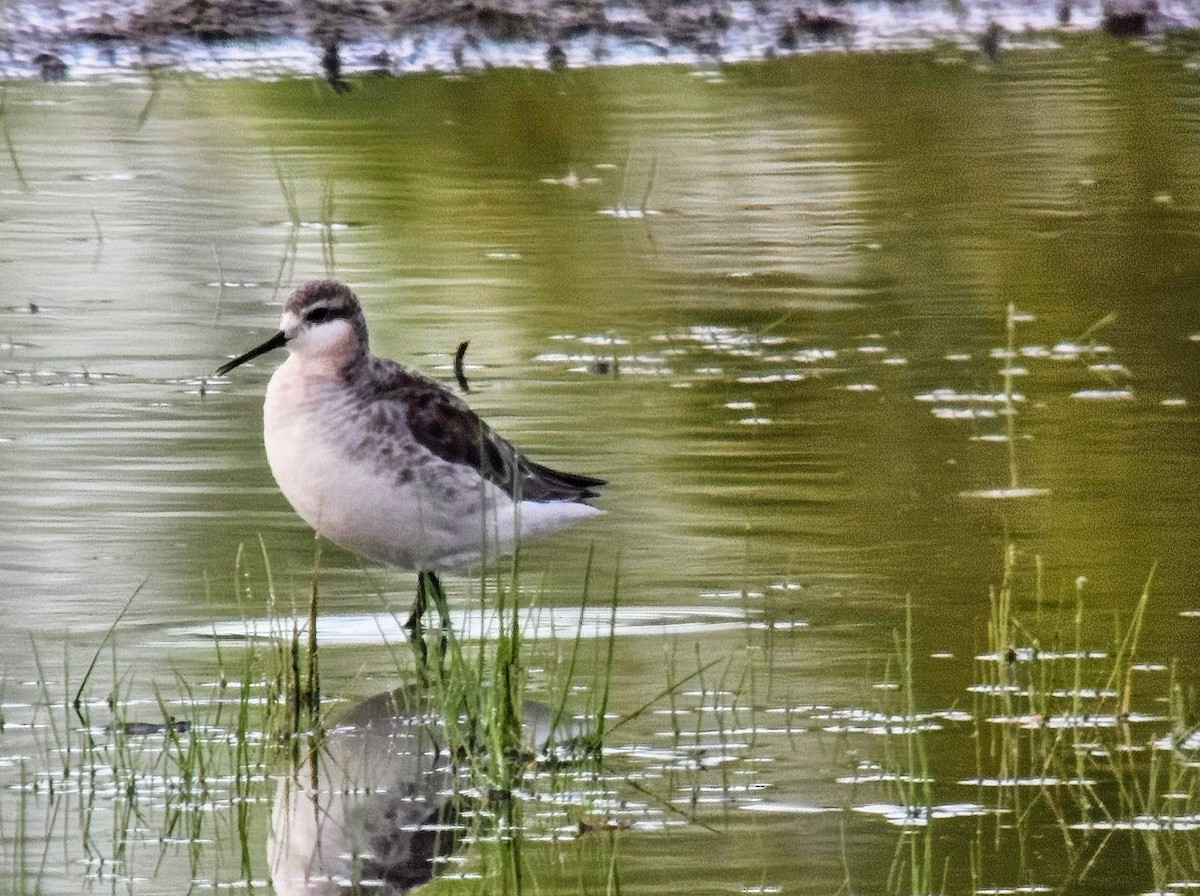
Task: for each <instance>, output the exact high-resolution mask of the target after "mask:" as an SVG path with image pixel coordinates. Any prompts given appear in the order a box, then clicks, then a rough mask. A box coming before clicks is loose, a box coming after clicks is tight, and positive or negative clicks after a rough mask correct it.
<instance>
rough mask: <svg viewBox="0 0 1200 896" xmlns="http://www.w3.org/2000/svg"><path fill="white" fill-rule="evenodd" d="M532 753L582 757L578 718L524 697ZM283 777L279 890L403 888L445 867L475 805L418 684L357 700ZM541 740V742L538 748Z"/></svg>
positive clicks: (276, 840) (275, 863) (275, 853)
mask: <svg viewBox="0 0 1200 896" xmlns="http://www.w3.org/2000/svg"><path fill="white" fill-rule="evenodd" d="M521 716H522V730H523V734H524V740H525V743H526V744H527V748H528V749H529V750H530V755H531V757H532V756H533V755H535V754H537V753H539V752H542V751H543V750H544V749H547V748H549V745H550V744H557V746H556V747H553V748H551V752H552V753H553V754H554V756H555V757H556V760H557V761H562V760H563V759H564V758H566V759H567V761H573V759H571V758H569V757H572V756H576V757H577V756H579V755H580V748H579V747H578V744H580V743H583V742H586V739H587V733H586V729H587V728H588V727H589V726H587V725H586V724H584V723H583V722H581V720H578V719H576V720H569V719H560V718H558V714H557V713H555V712H553V711H551V710H550V708H549V707H547V706H545V705H544V704H540V703H535V702H532V701H525V702H524V703H523V705H522V708H521ZM313 744H314V746H313V747H312V749H311V750H310V751H309V752H308V754H307V755H306V756H303V757H302V758H301V760H300V761H299V762H297V763H296V764H295V767H294V769H293V771H292V772H291V773H290V774H288V775H285V776H284V777H283V778H282V779H281V780H280V782H279V785H278V789H277V791H276V795H275V805H274V810H273V812H272V817H271V831H270V835H269V838H268V842H267V858H268V862H269V864H270V868H271V879H272V883H273V884H274V886H275V891H276V892H277V893H280V894H286V896H291V894H305V896H333V894H343V893H350V892H353V893H361V892H372V893H381V894H398V893H403V892H406V891H408V890H411V889H412V888H414V887H417V886H419V885H421V884H423V883H425V882H426V881H428V880H430V879H431V878H432V877H433V875H434V874H435V873H437V872H438V871H440V870H441V869H442V868H444V867H445V862H444V861H443V860H444V859H445V858H446V857H447V856H449V855H450V853H451V852H452V851H453V850H454V847H455V846H456V844H457V842H458V840H459V838H460V835H461V834H462V833H463V831H464V828H463V819H464V818H465V817H466V816H469V815H470V814H472V813H471V810H472V809H473V808H474V807H473V806H472V805H470V804H469V802H468V801H467V800H466V798H465V797H462V796H459V795H457V794H456V793H455V770H454V767H453V758H454V757H452V756H451V755H450V753H449V751H448V750H447V749H446V745H445V736H444V727H443V722H442V719H441V718H440V717H439V716H438V715H437V714H436V713H434V712H432V711H431V709H430V706H429V700H428V697H427V696H426V695H425V694H424V692H422V691H421V690H419V689H416V688H399V689H397V690H394V691H388V692H386V693H382V694H377V695H375V696H374V697H370V698H368V699H366V700H364V701H362V702H361V703H358V704H356V705H355V706H353V707H352V708H351V709H350V710H349V711H348V712H346V713H345V714H344V715H343V716H342V717H341V718H340V719H337V720H336V721H335V723H334V724H332V725H331V726H330V727H329V728H328V729H327V730H326V731H325V732H324V734H323V735H322V736H321V738H319V739H317V740H315V741H313ZM534 745H537V746H534Z"/></svg>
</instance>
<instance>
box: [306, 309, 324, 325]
mask: <svg viewBox="0 0 1200 896" xmlns="http://www.w3.org/2000/svg"><path fill="white" fill-rule="evenodd" d="M304 319H305V320H306V321H308V322H309V323H310V324H319V323H321V321H325V320H329V309H328V308H326V307H324V306H321V307H318V308H314V309H313V310H312V311H310V312H308V314H306V315H304Z"/></svg>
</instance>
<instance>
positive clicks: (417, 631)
mask: <svg viewBox="0 0 1200 896" xmlns="http://www.w3.org/2000/svg"><path fill="white" fill-rule="evenodd" d="M425 605H426V598H425V573H423V572H421V573H417V597H416V599H415V600H414V601H413V605H412V610H411V611H410V612H409V614H408V621H407V622H405V623H404V627H405V628H406V629H408V640H409V643H410V644H412V648H413V653H415V654H416V656H417V671H418V672H420V673H421V675H422V676H424V675H425V672H426V669H427V665H428V662H429V651H428V650H427V648H426V647H425V630H424V628H423V627H422V625H421V618H422V617H423V616H424V615H425Z"/></svg>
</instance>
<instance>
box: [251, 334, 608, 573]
mask: <svg viewBox="0 0 1200 896" xmlns="http://www.w3.org/2000/svg"><path fill="white" fill-rule="evenodd" d="M288 317H289V316H285V318H284V321H283V325H284V326H283V329H284V332H295V331H297V330H298V332H297V335H296V336H295V337H294V338H293V339H292V340H290V341H289V343H288V348H289V350H291V352H292V354H291V355H290V356H289V357H288V359H287V360H286V361H285V362H284V363H283V364H282V365H281V366H280V367H279V369H278V370H276V371H275V374H274V375H273V376H272V377H271V382H270V384H269V385H268V387H267V395H266V402H265V404H264V412H263V413H264V437H265V442H266V449H267V460H268V462H269V463H270V466H271V472H272V473H273V474H274V475H275V481H276V482H277V483H278V484H279V488H280V490H281V491H282V492H283V494H284V496H285V497H286V498H287V499H288V501H290V502H291V504H292V506H293V507H294V508H295V509H296V512H297V513H298V514H299V515H300V516H301V517H302V518H303V519H304V520H305V522H307V523H308V524H309V525H310V526H312V527H313V529H315V530H316V531H317V533H318V534H320V535H321V536H323V537H325V538H328V539H329V540H330V541H332V542H334V543H335V544H339V545H341V546H342V547H345V548H348V549H349V550H351V551H354V552H355V553H357V554H360V555H361V556H363V557H366V558H368V559H371V560H378V561H382V562H385V563H392V564H395V565H397V566H402V567H405V568H407V569H417V570H428V571H443V570H449V571H460V570H463V569H466V568H468V567H470V566H473V565H475V564H477V563H479V562H480V561H482V560H484V559H486V558H492V557H497V556H503V555H505V554H508V553H511V551H512V550H513V548H514V547H515V546H516V544H517V542H518V541H519V540H521V539H525V538H531V537H536V536H539V535H545V534H548V533H550V532H555V531H557V530H559V529H562V528H565V527H566V526H569V525H571V524H572V523H574V522H576V521H578V520H582V519H586V518H587V517H591V516H596V515H597V514H599V513H601V511H599V510H597V509H596V508H594V507H591V506H589V505H587V504H580V503H576V502H572V501H547V502H534V501H520V502H514V501H513V500H512V499H511V498H510V497H509V496H508V495H507V494H506V493H505V492H504V491H503V490H502V489H500V488H498V487H496V486H495V485H493V484H491V483H490V482H487V481H486V480H484V479H483V477H482V476H480V475H479V473H478V472H477V471H476V470H474V469H473V468H471V467H468V466H465V465H461V464H452V463H449V462H446V461H443V460H441V459H440V458H433V457H432V456H429V457H430V461H431V462H429V463H425V464H423V465H420V466H417V467H415V469H414V473H415V475H414V477H413V479H412V481H411V482H408V483H404V484H401V483H400V482H399V477H398V476H397V474H396V470H395V468H394V467H389V466H387V465H386V464H380V463H372V462H364V459H363V458H362V457H353V456H352V455H351V451H352V449H353V447H354V446H355V445H357V444H359V442H360V441H361V436H360V434H356V433H354V432H353V431H348V430H347V427H348V426H351V425H359V424H352V423H351V422H350V421H351V419H352V413H351V412H352V411H353V408H354V403H355V395H354V394H353V393H352V392H351V390H350V389H349V388H347V387H346V386H345V385H344V384H343V383H342V381H341V380H340V379H338V378H337V376H336V367H335V366H334V365H333V364H332V363H331V360H332V359H336V358H338V357H339V356H340V357H345V355H344V354H343V353H342V352H341V351H339V349H342V348H344V347H345V345H346V342H347V341H348V339H349V335H350V330H349V327H348V325H346V324H345V322H344V321H330V322H328V323H325V324H321V325H318V326H313V327H308V328H305V327H304V326H303V324H298V322H297V321H296V320H295V319H294V318H293V319H291V320H289V319H288ZM289 325H290V327H289ZM362 419H365V418H363V417H360V418H359V420H362ZM395 436H396V438H398V439H404V438H406V437H407V433H396V434H395ZM421 451H424V449H421ZM426 454H427V452H426ZM367 460H369V459H367ZM397 462H400V460H399V459H397ZM448 485H449V486H457V489H456V492H457V494H456V497H455V499H454V500H447V499H446V491H447V489H446V486H448Z"/></svg>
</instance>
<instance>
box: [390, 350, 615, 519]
mask: <svg viewBox="0 0 1200 896" xmlns="http://www.w3.org/2000/svg"><path fill="white" fill-rule="evenodd" d="M374 363H375V365H376V366H375V370H374V371H373V373H372V382H374V383H375V384H376V390H375V395H374V396H373V397H374V399H375V400H376V401H381V402H387V403H389V404H393V403H394V404H393V407H395V406H402V407H403V408H404V417H405V422H406V423H407V424H408V429H409V431H410V432H411V433H412V435H413V438H414V439H416V440H417V442H419V443H420V444H421V445H422V446H424V447H425V448H426V449H428V450H429V451H430V452H432V453H433V454H435V455H436V456H437V457H440V458H441V459H442V460H445V461H449V462H450V463H453V464H462V465H464V466H468V467H471V468H473V469H475V470H477V471H478V472H479V474H480V475H481V476H483V478H484V479H486V480H487V481H488V482H491V483H492V484H494V485H496V486H498V487H499V488H501V489H503V490H504V491H505V492H506V493H507V494H508V496H509V497H511V498H513V499H514V500H522V501H583V500H586V499H588V498H594V497H595V496H596V493H595V491H593V489H595V488H596V487H598V486H601V485H603V484H604V480H602V479H596V478H594V477H591V476H580V475H578V474H575V473H563V472H560V471H558V470H552V469H550V468H549V467H545V466H542V465H541V464H537V463H534V462H533V461H531V460H529V459H528V458H527V457H525V456H524V455H523V454H521V452H520V451H518V450H517V449H516V448H514V447H513V446H512V445H511V444H509V443H508V442H507V441H505V440H504V439H503V438H501V437H500V436H499V435H497V434H496V433H495V432H493V431H492V429H491V427H489V426H488V425H487V424H486V423H484V422H483V421H482V420H481V419H479V416H478V415H477V414H476V413H475V412H474V411H472V410H471V409H470V408H469V407H467V405H466V404H465V403H464V402H463V401H462V400H461V399H460V398H458V397H457V396H456V395H454V394H452V393H451V392H449V391H447V390H446V389H444V388H442V387H441V386H440V385H439V384H437V383H435V382H433V381H432V380H428V379H426V378H425V377H423V376H420V375H419V374H415V373H413V372H412V371H410V370H407V369H405V368H404V367H402V366H401V365H399V364H397V363H395V362H394V361H385V360H382V359H375V362H374Z"/></svg>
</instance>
